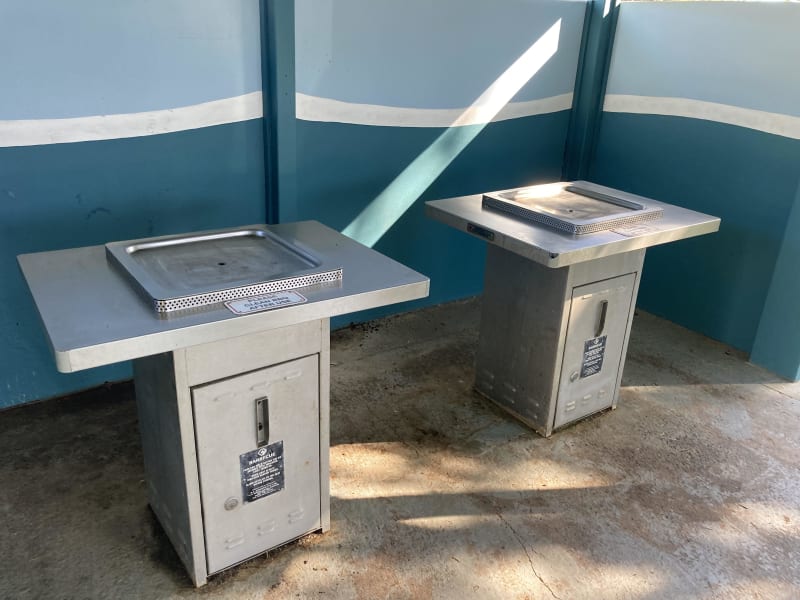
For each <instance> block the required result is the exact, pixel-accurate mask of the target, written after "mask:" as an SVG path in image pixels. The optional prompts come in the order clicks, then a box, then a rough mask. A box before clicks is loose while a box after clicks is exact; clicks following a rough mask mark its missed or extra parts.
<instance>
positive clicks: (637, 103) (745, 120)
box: [603, 94, 800, 140]
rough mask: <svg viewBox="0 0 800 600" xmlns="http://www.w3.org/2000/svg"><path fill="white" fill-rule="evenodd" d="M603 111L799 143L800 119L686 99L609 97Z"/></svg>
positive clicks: (607, 96)
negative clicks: (732, 128)
mask: <svg viewBox="0 0 800 600" xmlns="http://www.w3.org/2000/svg"><path fill="white" fill-rule="evenodd" d="M603 110H604V111H607V112H625V113H636V114H645V115H665V116H672V117H689V118H691V119H704V120H706V121H716V122H717V123H727V124H728V125H737V126H739V127H747V128H748V129H756V130H758V131H763V132H765V133H772V134H775V135H781V136H784V137H789V138H794V139H797V140H800V117H795V116H792V115H783V114H780V113H772V112H766V111H763V110H754V109H752V108H742V107H740V106H731V105H730V104H719V103H717V102H705V101H703V100H691V99H689V98H664V97H658V96H631V95H627V94H608V95H606V98H605V102H604V104H603Z"/></svg>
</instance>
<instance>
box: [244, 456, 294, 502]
mask: <svg viewBox="0 0 800 600" xmlns="http://www.w3.org/2000/svg"><path fill="white" fill-rule="evenodd" d="M239 470H240V471H241V475H242V501H243V502H244V503H245V504H247V503H248V502H255V501H256V500H260V499H261V498H266V497H267V496H271V495H272V494H275V493H276V492H280V491H281V490H282V489H283V486H284V472H283V440H281V441H280V442H275V443H273V444H270V445H269V446H263V447H261V448H257V449H255V450H252V451H250V452H246V453H244V454H240V455H239Z"/></svg>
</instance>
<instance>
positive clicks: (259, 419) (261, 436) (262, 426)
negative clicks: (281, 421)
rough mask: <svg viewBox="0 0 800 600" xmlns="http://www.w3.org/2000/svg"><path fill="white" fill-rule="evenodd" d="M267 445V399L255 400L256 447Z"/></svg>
mask: <svg viewBox="0 0 800 600" xmlns="http://www.w3.org/2000/svg"><path fill="white" fill-rule="evenodd" d="M268 443H269V398H267V397H266V396H264V397H263V398H256V445H257V447H258V448H260V447H261V446H266V445H267V444H268Z"/></svg>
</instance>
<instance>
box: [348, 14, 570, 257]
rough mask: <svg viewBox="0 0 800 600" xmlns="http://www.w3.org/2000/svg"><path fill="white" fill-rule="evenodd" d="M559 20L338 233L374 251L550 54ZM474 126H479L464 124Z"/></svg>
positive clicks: (556, 48)
mask: <svg viewBox="0 0 800 600" xmlns="http://www.w3.org/2000/svg"><path fill="white" fill-rule="evenodd" d="M560 31H561V19H559V20H558V21H556V22H555V23H554V24H553V26H552V27H550V29H548V30H547V31H546V32H545V33H544V34H543V35H542V36H541V37H540V38H539V39H538V40H537V41H536V42H535V43H534V44H533V45H532V46H531V47H530V48H528V50H526V51H525V53H523V54H522V55H521V56H520V57H519V58H518V59H517V60H516V61H514V63H513V64H512V65H511V66H510V67H509V68H508V69H506V71H505V72H504V73H503V74H502V75H500V77H498V78H497V79H496V80H495V81H494V83H492V85H491V86H489V87H488V88H487V89H486V91H484V92H483V93H482V94H481V95H480V96H479V97H478V99H477V100H475V102H473V103H472V105H471V106H470V107H469V108H467V110H465V111H464V112H463V113H462V114H461V115H460V116H459V117H458V119H456V120H455V121H454V122H453V124H452V125H451V126H450V128H448V129H447V130H446V131H445V132H444V133H442V135H440V136H439V137H438V138H437V139H436V141H434V142H433V143H432V144H431V145H430V146H428V148H426V149H425V150H424V151H423V152H422V153H421V154H420V155H419V156H417V158H415V159H414V160H413V161H412V162H411V163H410V164H409V165H408V166H407V167H406V168H405V169H403V171H402V172H401V173H400V174H399V175H398V176H397V177H396V178H395V179H394V181H392V182H391V183H390V184H389V185H388V186H387V187H386V188H385V189H384V190H383V191H382V192H381V193H380V194H378V196H377V197H376V198H375V199H374V200H373V201H372V202H370V204H369V205H367V207H366V208H365V209H364V210H363V211H362V212H361V213H360V214H359V215H358V216H357V217H356V218H355V219H354V220H353V221H352V222H351V223H350V224H349V225H348V226H347V227H345V228H344V230H343V231H342V233H344V234H345V235H347V236H348V237H350V238H352V239H354V240H356V241H358V242H361V243H362V244H364V245H366V246H369V247H373V246H374V245H375V244H376V243H377V242H378V241H379V240H380V239H381V238H382V237H383V235H384V234H385V233H386V232H387V231H388V230H389V229H390V228H391V227H392V225H394V224H395V223H396V222H397V221H398V219H400V217H402V216H403V214H404V213H405V212H406V211H407V210H408V209H409V208H410V207H411V206H412V205H413V204H414V202H415V201H416V200H417V199H418V198H419V197H420V196H421V195H422V194H423V193H424V192H425V190H426V189H427V188H428V187H429V186H430V185H431V184H432V183H433V182H434V180H435V179H436V178H437V177H438V176H439V175H441V173H442V172H443V171H444V170H445V169H446V168H447V166H448V165H449V164H450V163H452V162H453V160H455V158H456V157H457V156H458V155H459V154H461V152H463V150H464V149H465V148H466V147H467V146H468V145H469V144H470V142H472V140H474V139H475V138H476V137H477V136H478V134H479V133H480V132H481V131H482V130H483V128H484V127H486V124H487V123H489V122H491V120H492V119H493V118H494V117H495V116H496V115H497V113H499V112H500V110H501V109H502V108H503V107H504V106H505V105H506V104H508V103H509V102H510V101H511V99H512V98H513V97H514V95H515V94H516V93H517V92H519V90H520V89H521V88H522V86H524V85H525V84H526V83H527V82H528V81H530V79H531V78H532V77H533V76H534V75H535V74H536V73H537V72H538V71H539V69H541V68H542V66H544V65H545V63H547V61H548V60H550V58H552V57H553V55H555V53H556V51H557V50H558V41H559V34H560ZM475 122H478V123H480V124H478V125H467V123H475Z"/></svg>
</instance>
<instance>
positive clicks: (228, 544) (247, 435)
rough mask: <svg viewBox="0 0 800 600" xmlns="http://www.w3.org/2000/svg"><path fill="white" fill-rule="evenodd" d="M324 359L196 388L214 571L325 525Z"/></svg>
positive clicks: (206, 523)
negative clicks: (322, 490) (322, 462)
mask: <svg viewBox="0 0 800 600" xmlns="http://www.w3.org/2000/svg"><path fill="white" fill-rule="evenodd" d="M318 363H319V355H313V356H308V357H305V358H301V359H297V360H293V361H289V362H286V363H282V364H279V365H276V366H273V367H268V368H266V369H261V370H259V371H254V372H251V373H247V374H245V375H239V376H236V377H232V378H230V379H225V380H222V381H218V382H214V383H211V384H208V385H203V386H198V387H195V388H193V389H192V401H193V406H194V419H195V434H196V442H197V461H198V469H199V475H200V494H201V498H202V505H203V529H204V533H205V543H206V559H207V562H208V572H209V573H215V572H217V571H220V570H221V569H224V568H226V567H229V566H231V565H234V564H236V563H238V562H240V561H242V560H245V559H247V558H250V557H252V556H255V555H256V554H259V553H261V552H264V551H266V550H268V549H270V548H272V547H275V546H278V545H280V544H283V543H285V542H288V541H290V540H292V539H294V538H296V537H299V536H301V535H303V534H304V533H308V532H310V531H314V530H316V529H319V527H320V526H321V525H320V479H319V478H320V472H319V364H318ZM265 398H266V402H265V401H264V399H265ZM259 424H260V425H261V427H260V428H259Z"/></svg>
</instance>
